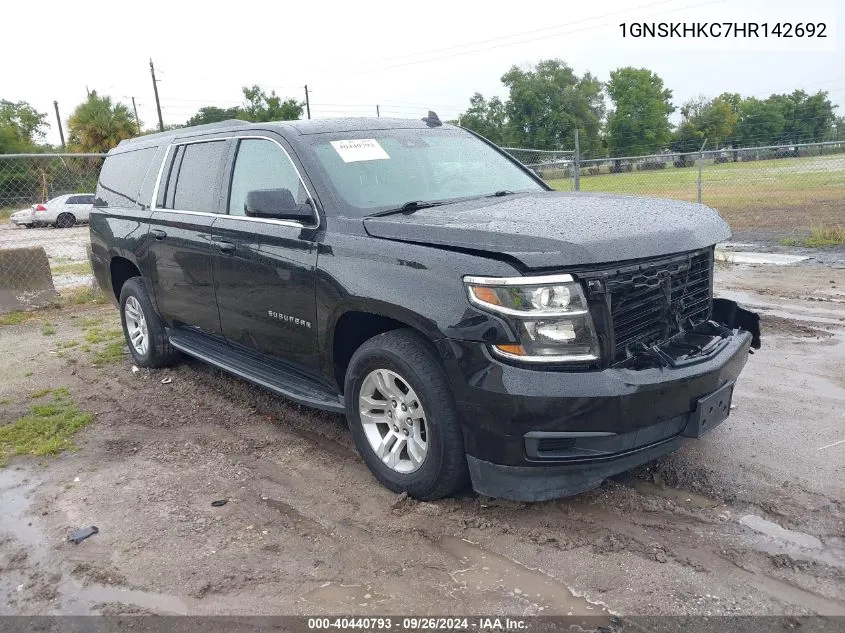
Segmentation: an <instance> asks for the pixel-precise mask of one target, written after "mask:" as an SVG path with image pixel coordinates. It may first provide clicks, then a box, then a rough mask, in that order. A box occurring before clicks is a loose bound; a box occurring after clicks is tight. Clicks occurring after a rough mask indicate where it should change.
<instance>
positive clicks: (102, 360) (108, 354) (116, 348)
mask: <svg viewBox="0 0 845 633" xmlns="http://www.w3.org/2000/svg"><path fill="white" fill-rule="evenodd" d="M125 349H126V343H125V342H124V341H123V340H120V341H114V342H112V343H109V344H108V345H106V346H105V347H103V348H102V349H99V350H96V351H95V352H94V353H93V354H91V364H93V365H105V364H107V363H117V362H120V360H121V359H122V358H123V350H125Z"/></svg>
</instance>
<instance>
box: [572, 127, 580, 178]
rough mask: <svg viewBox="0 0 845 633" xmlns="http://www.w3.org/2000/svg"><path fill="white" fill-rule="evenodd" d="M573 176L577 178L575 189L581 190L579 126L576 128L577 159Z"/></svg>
mask: <svg viewBox="0 0 845 633" xmlns="http://www.w3.org/2000/svg"><path fill="white" fill-rule="evenodd" d="M572 177H573V179H574V180H575V191H581V144H580V143H579V142H578V128H577V127H576V128H575V161H574V163H573V169H572Z"/></svg>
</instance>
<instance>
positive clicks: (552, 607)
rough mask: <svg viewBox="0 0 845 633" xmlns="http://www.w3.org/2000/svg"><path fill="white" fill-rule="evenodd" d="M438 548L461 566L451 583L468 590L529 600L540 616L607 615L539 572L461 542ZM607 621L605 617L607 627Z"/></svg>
mask: <svg viewBox="0 0 845 633" xmlns="http://www.w3.org/2000/svg"><path fill="white" fill-rule="evenodd" d="M438 545H439V546H440V547H441V548H442V549H443V550H444V551H446V552H448V553H449V554H451V555H452V556H454V557H455V558H457V559H458V560H460V561H461V563H462V568H461V569H458V570H457V571H453V572H451V576H452V578H453V579H454V580H455V582H457V583H459V584H463V585H464V586H465V587H466V589H467V590H468V591H470V592H472V591H505V592H507V593H509V594H511V595H516V596H520V597H522V598H524V599H525V600H527V601H529V602H530V603H531V604H533V605H534V606H536V607H538V608H539V611H540V612H541V613H542V614H543V615H573V616H601V615H607V616H609V615H610V614H609V612H608V611H607V610H606V609H605V608H604V607H603V606H602V605H600V604H593V603H591V602H589V601H588V600H586V599H585V598H579V597H577V596H576V595H575V594H574V593H573V592H572V590H571V589H570V588H569V587H567V586H566V585H565V584H563V583H561V582H560V581H558V580H556V579H555V578H552V577H551V576H549V575H548V574H546V573H544V572H542V571H541V570H539V569H531V568H529V567H526V566H525V565H523V564H522V563H518V562H517V561H514V560H511V559H509V558H506V557H504V556H501V555H499V554H494V553H493V552H489V551H487V550H484V549H482V548H481V547H479V546H478V545H475V544H473V543H470V542H469V541H466V540H464V539H460V538H455V537H449V536H447V537H443V538H442V539H440V541H438ZM609 622H610V618H608V625H609Z"/></svg>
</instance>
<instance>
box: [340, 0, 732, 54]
mask: <svg viewBox="0 0 845 633" xmlns="http://www.w3.org/2000/svg"><path fill="white" fill-rule="evenodd" d="M675 1H676V0H660V2H651V3H649V4H644V5H640V6H636V7H629V8H627V9H621V10H619V11H611V12H609V13H605V14H602V15H596V16H592V17H588V18H582V19H580V20H572V21H569V22H562V23H560V24H554V25H552V26H545V27H543V28H539V29H531V30H529V31H522V32H520V33H511V34H509V35H500V36H498V37H491V38H487V39H484V40H476V41H474V42H466V43H464V44H455V45H453V46H447V47H444V48H434V49H429V50H425V51H418V52H416V53H406V54H404V55H396V56H392V57H381V58H377V59H372V60H365V61H363V62H360V63H359V64H357V65H360V64H364V65H367V64H381V63H384V62H393V61H398V60H402V59H409V58H412V57H419V56H422V55H431V54H435V53H444V52H446V51H453V50H458V49H461V48H469V47H472V46H478V45H480V44H489V43H491V42H498V41H500V40H508V39H513V38H516V37H524V36H526V35H533V34H536V33H544V32H547V31H553V30H556V29H561V28H566V27H570V26H572V25H573V24H581V23H584V22H592V21H593V20H601V19H604V18H607V17H611V16H614V15H619V14H621V13H627V12H630V11H638V10H640V9H648V8H650V7H654V6H659V5H662V4H669V3H671V2H675ZM719 1H721V0H719ZM415 63H416V62H415ZM335 68H336V67H335Z"/></svg>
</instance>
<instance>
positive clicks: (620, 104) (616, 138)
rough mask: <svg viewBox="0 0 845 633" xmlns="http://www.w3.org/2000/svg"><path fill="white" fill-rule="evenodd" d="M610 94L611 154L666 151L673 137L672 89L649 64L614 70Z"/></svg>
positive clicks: (608, 128) (609, 125)
mask: <svg viewBox="0 0 845 633" xmlns="http://www.w3.org/2000/svg"><path fill="white" fill-rule="evenodd" d="M606 88H607V94H608V96H609V97H610V99H611V101H613V110H612V111H611V112H610V114H609V115H608V117H607V146H608V150H609V151H610V155H611V156H637V155H642V154H652V153H656V152H660V151H663V150H664V149H665V148H666V145H667V143H668V142H669V139H670V137H671V129H672V128H671V125H670V123H669V115H670V114H671V113H672V112H674V111H675V106H673V105H672V91H671V90H668V89H666V88H664V86H663V80H662V79H661V78H660V77H658V76H657V75H656V74H654V73H653V72H651V71H650V70H648V69H646V68H631V67H630V66H629V67H627V68H619V69H617V70H614V71H611V73H610V81H608V82H607V86H606Z"/></svg>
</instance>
